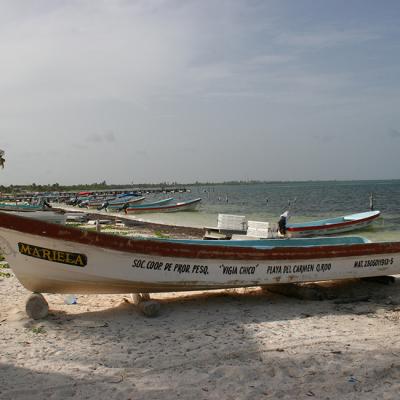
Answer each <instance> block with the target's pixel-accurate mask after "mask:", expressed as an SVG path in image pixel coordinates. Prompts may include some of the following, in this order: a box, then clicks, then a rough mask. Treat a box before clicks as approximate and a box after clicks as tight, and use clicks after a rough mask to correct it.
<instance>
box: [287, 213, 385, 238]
mask: <svg viewBox="0 0 400 400" xmlns="http://www.w3.org/2000/svg"><path fill="white" fill-rule="evenodd" d="M380 214H381V213H380V211H367V212H361V213H357V214H350V215H345V216H342V217H336V218H328V219H322V220H318V221H310V222H299V223H295V224H291V223H289V224H287V225H286V233H287V235H288V236H290V237H307V236H321V235H335V234H338V233H344V232H350V231H354V230H358V229H363V228H366V227H367V226H369V225H370V224H372V222H374V221H375V220H376V219H377V218H378V217H379V216H380Z"/></svg>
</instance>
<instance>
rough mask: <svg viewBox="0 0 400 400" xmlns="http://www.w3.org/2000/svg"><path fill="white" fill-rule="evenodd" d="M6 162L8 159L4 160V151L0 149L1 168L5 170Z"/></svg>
mask: <svg viewBox="0 0 400 400" xmlns="http://www.w3.org/2000/svg"><path fill="white" fill-rule="evenodd" d="M5 162H6V159H5V158H4V150H1V149H0V167H1V168H4V163H5Z"/></svg>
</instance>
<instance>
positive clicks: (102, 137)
mask: <svg viewBox="0 0 400 400" xmlns="http://www.w3.org/2000/svg"><path fill="white" fill-rule="evenodd" d="M86 141H87V142H90V143H95V144H100V143H115V142H116V141H117V139H116V137H115V135H114V133H113V132H106V133H93V134H91V135H89V136H87V137H86Z"/></svg>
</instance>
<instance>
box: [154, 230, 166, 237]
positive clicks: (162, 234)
mask: <svg viewBox="0 0 400 400" xmlns="http://www.w3.org/2000/svg"><path fill="white" fill-rule="evenodd" d="M154 235H155V236H156V237H157V238H159V239H169V236H168V235H166V234H164V233H162V232H161V231H155V232H154Z"/></svg>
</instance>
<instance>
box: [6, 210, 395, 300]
mask: <svg viewBox="0 0 400 400" xmlns="http://www.w3.org/2000/svg"><path fill="white" fill-rule="evenodd" d="M31 221H32V220H31V219H30V218H26V217H21V216H16V215H12V214H7V213H0V247H1V250H2V253H3V254H4V256H5V257H6V260H7V261H8V262H9V264H10V266H11V268H12V270H13V271H14V273H15V275H16V276H17V278H18V279H19V280H20V282H21V283H22V284H23V285H24V286H25V287H26V288H27V289H28V290H30V291H32V292H42V293H76V294H80V293H146V292H147V293H149V292H168V291H186V290H207V289H220V288H235V287H248V286H257V285H260V286H263V285H269V284H277V283H289V282H310V281H323V280H332V279H346V278H355V277H370V276H380V275H390V274H398V273H400V242H382V243H370V242H368V241H367V240H365V239H363V238H361V237H344V238H340V237H339V238H338V237H333V238H312V239H283V240H279V239H272V240H256V241H223V242H220V241H202V240H196V241H193V240H160V239H136V238H127V237H122V236H116V235H108V234H103V233H98V232H93V231H83V230H80V229H77V228H72V227H68V226H61V225H56V224H49V223H46V222H42V221H35V223H33V224H32V223H31Z"/></svg>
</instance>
